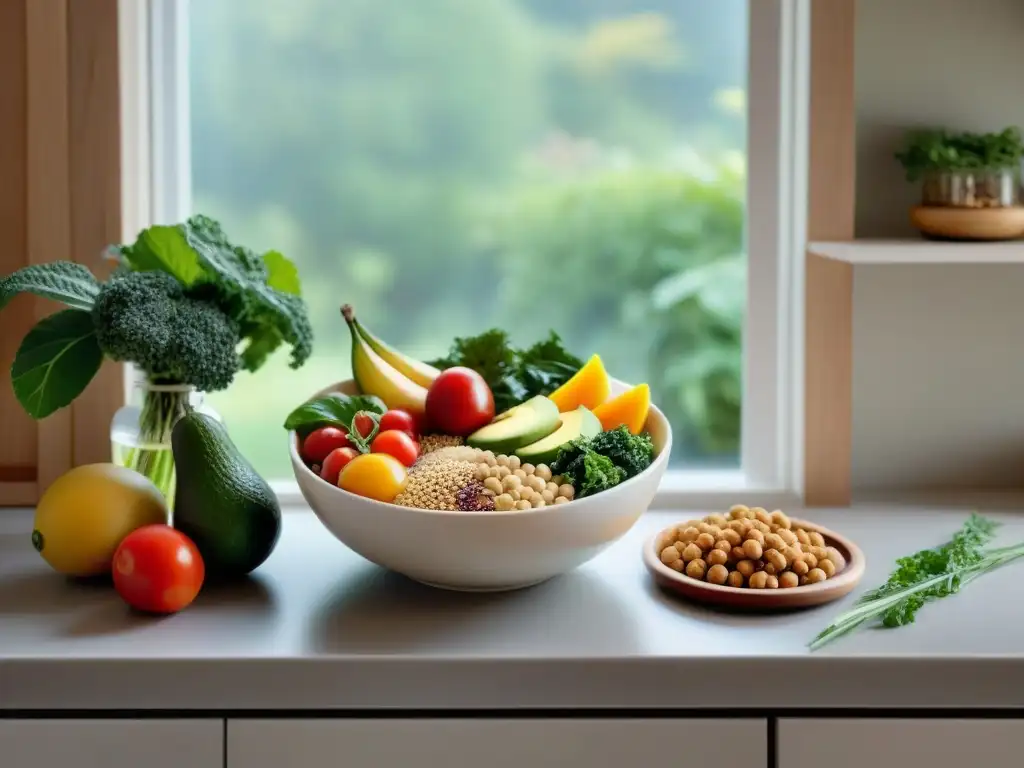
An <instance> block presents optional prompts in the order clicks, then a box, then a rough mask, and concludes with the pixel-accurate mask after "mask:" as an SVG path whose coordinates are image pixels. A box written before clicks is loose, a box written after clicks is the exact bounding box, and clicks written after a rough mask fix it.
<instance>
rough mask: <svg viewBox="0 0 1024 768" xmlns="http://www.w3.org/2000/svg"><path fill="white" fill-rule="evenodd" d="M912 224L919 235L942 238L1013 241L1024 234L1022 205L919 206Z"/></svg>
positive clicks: (912, 213) (912, 210)
mask: <svg viewBox="0 0 1024 768" xmlns="http://www.w3.org/2000/svg"><path fill="white" fill-rule="evenodd" d="M910 221H911V223H912V224H913V225H914V226H915V227H916V228H917V229H918V231H920V232H921V233H922V234H924V235H927V236H929V237H935V238H942V239H944V240H968V241H981V240H1016V239H1018V238H1020V237H1024V206H1016V207H1012V208H951V207H950V208H947V207H941V206H927V205H919V206H916V207H914V208H912V209H911V211H910Z"/></svg>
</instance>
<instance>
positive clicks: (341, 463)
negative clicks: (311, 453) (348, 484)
mask: <svg viewBox="0 0 1024 768" xmlns="http://www.w3.org/2000/svg"><path fill="white" fill-rule="evenodd" d="M358 455H359V451H357V450H356V449H355V448H335V449H334V450H333V451H331V452H330V453H329V454H328V456H327V458H326V459H324V465H323V466H322V467H321V468H320V477H322V478H323V479H324V480H326V481H327V482H328V483H330V484H331V485H337V484H338V475H339V474H341V470H342V469H343V468H344V467H345V465H346V464H348V463H349V462H350V461H352V459H354V458H355V457H356V456H358Z"/></svg>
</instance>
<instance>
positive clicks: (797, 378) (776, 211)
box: [120, 0, 810, 509]
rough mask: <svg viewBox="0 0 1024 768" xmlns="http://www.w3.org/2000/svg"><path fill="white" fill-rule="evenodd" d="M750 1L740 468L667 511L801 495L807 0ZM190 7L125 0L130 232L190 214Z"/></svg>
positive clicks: (698, 485)
mask: <svg viewBox="0 0 1024 768" xmlns="http://www.w3.org/2000/svg"><path fill="white" fill-rule="evenodd" d="M748 3H749V11H748V13H749V28H750V29H749V45H748V86H747V100H748V104H747V107H748V109H747V152H746V155H747V194H746V203H747V206H746V223H747V229H746V241H747V244H748V245H747V261H748V279H747V313H746V319H745V325H744V337H743V342H744V343H743V350H744V366H743V369H744V384H743V412H742V414H743V415H742V430H741V431H742V436H741V468H740V469H738V470H721V471H686V470H675V471H670V472H667V473H666V475H665V479H664V481H663V482H662V486H661V488H660V490H659V493H658V496H657V498H656V499H655V501H654V504H653V505H652V506H654V507H658V508H663V509H664V508H684V509H686V508H688V509H694V508H702V507H709V508H720V507H722V506H727V505H729V504H733V503H737V502H741V501H746V502H747V503H755V502H756V503H758V504H760V505H762V506H768V505H773V506H782V505H789V506H792V505H795V504H799V503H800V502H801V500H802V499H801V497H802V491H803V456H802V452H803V440H802V434H803V375H802V373H803V300H802V299H803V277H804V274H803V273H804V267H803V264H804V243H805V242H806V221H805V219H806V211H807V147H808V138H807V124H808V92H809V52H810V39H809V38H810V0H756V1H755V0H748ZM189 7H190V0H120V12H121V27H122V42H121V45H122V50H121V72H122V85H121V90H122V117H123V120H122V125H123V126H124V128H123V135H122V145H123V151H124V162H123V168H124V174H125V179H124V185H123V189H124V190H125V195H124V204H125V216H124V219H125V238H126V239H129V238H133V237H134V235H135V234H136V233H137V232H138V230H139V229H141V228H142V227H145V226H148V225H149V224H156V223H162V224H163V223H173V222H176V221H181V220H183V219H184V218H186V217H187V216H188V215H189V213H190V212H191V166H190V156H191V148H190V140H189V139H190V119H189V94H188V76H187V72H186V67H187V62H188V16H189ZM281 443H282V446H283V445H284V444H285V442H284V436H283V435H282V440H281ZM282 450H283V448H282ZM273 485H274V486H275V490H276V491H277V492H278V496H279V498H280V500H281V502H282V504H284V505H292V504H302V503H304V502H303V501H302V497H301V495H300V494H299V492H298V488H297V485H296V484H295V482H294V481H291V480H289V481H274V482H273Z"/></svg>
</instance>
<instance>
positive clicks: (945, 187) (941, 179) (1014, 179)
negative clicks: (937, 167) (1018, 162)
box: [921, 168, 1021, 208]
mask: <svg viewBox="0 0 1024 768" xmlns="http://www.w3.org/2000/svg"><path fill="white" fill-rule="evenodd" d="M1020 195H1021V190H1020V169H1019V168H985V169H971V170H961V171H932V172H930V173H928V174H926V175H925V177H924V179H923V183H922V185H921V204H922V205H926V206H939V207H945V208H1011V207H1013V206H1017V205H1020V202H1021V197H1020Z"/></svg>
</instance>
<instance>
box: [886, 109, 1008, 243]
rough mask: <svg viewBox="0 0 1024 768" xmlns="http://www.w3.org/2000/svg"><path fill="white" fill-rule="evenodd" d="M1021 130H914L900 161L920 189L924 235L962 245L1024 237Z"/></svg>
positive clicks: (918, 215)
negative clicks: (997, 131)
mask: <svg viewBox="0 0 1024 768" xmlns="http://www.w3.org/2000/svg"><path fill="white" fill-rule="evenodd" d="M1022 158H1024V139H1022V136H1021V131H1020V129H1019V128H1016V127H1009V128H1006V129H1004V130H1003V131H1001V132H999V133H971V132H967V131H964V132H952V131H949V130H946V129H931V130H914V131H910V132H909V133H908V134H907V136H906V140H905V145H904V147H903V149H902V150H900V151H899V152H897V153H896V159H897V160H898V161H899V162H900V164H901V165H902V166H903V169H904V171H905V172H906V177H907V180H908V181H912V182H918V183H920V184H921V203H920V205H918V206H915V207H914V208H913V209H912V211H911V221H912V222H913V224H914V226H916V227H917V228H918V229H919V230H920V231H921V232H922V233H923V234H925V235H928V236H932V237H939V238H947V239H957V240H1008V239H1015V238H1018V237H1021V236H1024V206H1022V204H1021V159H1022Z"/></svg>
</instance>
